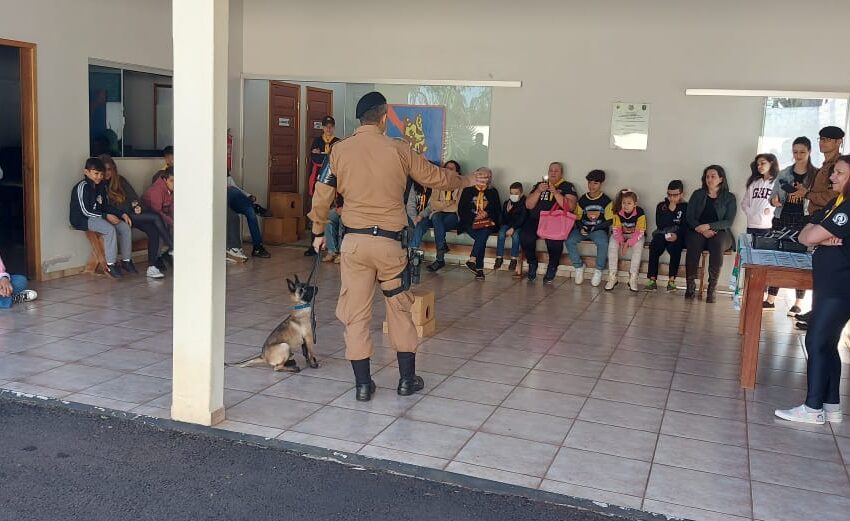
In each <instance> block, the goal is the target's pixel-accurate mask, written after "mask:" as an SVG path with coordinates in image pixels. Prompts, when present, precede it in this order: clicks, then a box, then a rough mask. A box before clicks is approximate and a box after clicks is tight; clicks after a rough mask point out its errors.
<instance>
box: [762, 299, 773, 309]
mask: <svg viewBox="0 0 850 521" xmlns="http://www.w3.org/2000/svg"><path fill="white" fill-rule="evenodd" d="M761 308H762V309H776V304H771V303H770V302H768V301H766V300H765V301H764V302H762V303H761Z"/></svg>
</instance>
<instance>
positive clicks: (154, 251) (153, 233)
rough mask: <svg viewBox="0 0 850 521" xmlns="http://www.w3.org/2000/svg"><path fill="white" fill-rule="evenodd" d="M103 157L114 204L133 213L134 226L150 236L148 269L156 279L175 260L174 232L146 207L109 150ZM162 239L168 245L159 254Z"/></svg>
mask: <svg viewBox="0 0 850 521" xmlns="http://www.w3.org/2000/svg"><path fill="white" fill-rule="evenodd" d="M99 159H100V160H101V161H103V165H104V166H105V167H106V172H104V177H105V178H106V193H107V197H108V198H109V202H110V203H111V204H112V206H114V207H116V208H118V209H119V210H121V211H122V212H124V213H126V214H127V215H129V216H130V221H131V222H132V227H133V228H136V229H138V230H141V231H142V232H144V234H145V235H147V236H148V270H147V276H148V277H150V278H152V279H161V278H163V277H164V276H165V275H163V274H162V272H163V271H166V269H167V267H166V263H168V264H173V260H174V259H173V257H172V253H173V251H174V240H173V239H172V237H171V232H169V231H168V228H166V226H165V223H164V222H163V221H162V218H161V217H160V216H159V215H157V214H156V213H154V212H151V211H149V210H145V208H144V207H143V206H142V202H141V200H140V199H139V196H138V195H137V194H136V191H135V190H134V189H133V186H132V185H131V184H130V182H129V181H127V180H126V179H125V178H124V177H122V176H121V174H119V173H118V166H117V165H116V164H115V160H113V159H112V156H110V155H108V154H102V155H101V156H99ZM160 241H162V242H164V243H165V247H166V248H168V249H167V250H166V251H165V253H163V254H162V255H160V254H159V246H160Z"/></svg>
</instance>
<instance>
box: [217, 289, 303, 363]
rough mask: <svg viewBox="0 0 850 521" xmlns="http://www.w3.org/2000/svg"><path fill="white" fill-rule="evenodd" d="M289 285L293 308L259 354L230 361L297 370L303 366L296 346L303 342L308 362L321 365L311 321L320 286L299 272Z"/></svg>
mask: <svg viewBox="0 0 850 521" xmlns="http://www.w3.org/2000/svg"><path fill="white" fill-rule="evenodd" d="M286 285H287V287H288V288H289V294H290V297H291V298H292V301H293V302H294V303H295V306H293V308H292V312H291V313H290V314H289V316H288V317H286V318H285V319H283V322H281V323H280V324H278V326H277V327H276V328H274V331H272V332H271V334H269V336H268V338H266V341H265V342H264V343H263V349H262V351H261V352H260V354H259V355H257V356H252V357H250V358H246V359H245V360H242V361H241V362H234V363H231V364H226V365H228V366H238V367H251V366H254V365H259V364H262V363H265V364H268V365H270V366H272V367H273V368H274V370H275V371H290V372H293V373H297V372H299V371H301V369H300V368H299V367H298V364H297V363H296V362H295V349H296V348H297V347H298V346H301V352H302V354H303V355H304V358H305V359H306V361H307V365H309V366H310V367H311V368H313V369H315V368H317V367H319V362H318V360H316V356H315V355H314V354H313V329H312V327H311V325H310V312H311V308H312V306H313V297H314V296H315V294H316V288H315V286H310V285H308V284H306V283H304V282H301V281H300V280H298V275H296V276H295V280H294V281H293V280H289V279H286Z"/></svg>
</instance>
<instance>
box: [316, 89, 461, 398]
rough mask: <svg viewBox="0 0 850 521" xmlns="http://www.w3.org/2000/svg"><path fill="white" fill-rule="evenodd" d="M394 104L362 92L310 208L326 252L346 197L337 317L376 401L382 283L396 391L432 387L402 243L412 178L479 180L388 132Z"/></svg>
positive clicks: (365, 390) (445, 185)
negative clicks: (423, 368)
mask: <svg viewBox="0 0 850 521" xmlns="http://www.w3.org/2000/svg"><path fill="white" fill-rule="evenodd" d="M387 110H388V107H387V99H386V98H385V97H384V96H383V95H382V94H381V93H380V92H370V93H368V94H366V95H365V96H363V97H362V98H360V101H358V102H357V110H356V112H355V115H356V116H357V119H359V120H360V126H359V127H358V128H357V130H355V131H354V134H353V135H352V136H351V137H350V138H348V139H345V140H343V141H340V142H339V143H337V144H336V145H334V146H333V148H332V149H331V153H330V157H329V159H328V160H326V161H325V163H324V165H323V166H322V170H321V172H319V177H318V180H317V182H316V190H315V192H314V194H313V209H312V210H311V211H310V214H309V218H310V220H311V221H312V222H313V234H314V236H315V237H316V238H315V240H314V241H313V247H314V248H315V250H316V251H320V250H321V249H322V248H323V247H324V246H325V237H324V231H325V225H326V224H327V223H328V213H329V210H330V206H331V202H332V201H333V200H334V198H335V197H336V196H337V194H339V195H341V196H343V197H344V198H345V212H344V213H343V215H342V228H343V234H344V236H343V239H342V243H341V245H340V255H341V260H340V273H341V277H342V286H341V288H340V296H339V301H338V302H337V307H336V316H337V318H339V320H340V321H341V322H342V323H343V324H345V357H346V358H347V359H348V360H350V361H351V367H352V369H353V370H354V379H355V382H356V384H357V387H356V391H355V397H356V399H357V400H359V401H369V400H371V399H372V394H373V393H374V392H375V382H374V381H372V376H371V368H370V363H369V359H370V357H371V356H372V353H373V351H374V349H373V345H372V336H371V331H370V328H371V324H372V303H373V295H374V292H375V284H376V283H378V284H379V285H380V287H381V291H382V292H383V294H384V301H385V303H386V309H387V325H388V327H389V336H390V342H392V346H393V348H394V349H395V350H396V351H397V353H398V370H399V377H400V378H399V382H398V389H397V392H398V394H399V395H401V396H408V395H411V394H413V393H415V392H418V391H421V390H422V389H423V388H424V386H425V383H424V382H423V380H422V378H421V377H419V376H417V375H416V348H417V346H418V343H419V342H418V336H417V333H416V327H415V326H414V325H413V318H412V316H411V314H410V308H411V305H412V304H413V295H411V294H410V291H409V289H410V283H411V280H410V267H409V265H408V252H407V251H406V249H405V247H406V245H402V240H403V233H402V232H403V230H405V228H406V227H407V214H406V213H405V200H404V193H405V190H406V188H407V185H408V180H409V178H412V179H413V180H414V181H416V182H418V183H419V184H421V185H423V186H426V187H429V188H434V189H439V190H454V189H458V188H465V187H467V186H472V184H473V180H472V179H469V178H465V177H461V176H460V175H458V174H456V173H454V172H452V171H451V170H447V169H444V168H440V167H437V166H435V165H433V164H431V163H430V162H428V160H426V159H425V158H423V157H422V156H420V155H419V154H417V153H416V152H414V151H413V150H412V149H411V148H410V145H409V144H407V143H406V142H404V141H401V140H397V139H390V138H388V137H387V136H385V135H384V133H385V132H386V128H387Z"/></svg>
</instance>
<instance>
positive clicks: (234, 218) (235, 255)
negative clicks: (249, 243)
mask: <svg viewBox="0 0 850 521" xmlns="http://www.w3.org/2000/svg"><path fill="white" fill-rule="evenodd" d="M241 224H242V223H240V222H239V214H238V213H236V212H234V211H233V210H231V209H230V207H228V208H227V243H226V248H227V262H248V256H247V255H245V252H244V251H242V226H241Z"/></svg>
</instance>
